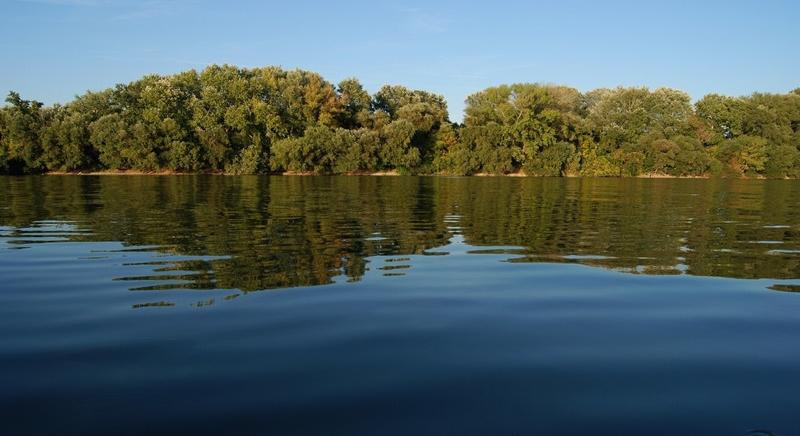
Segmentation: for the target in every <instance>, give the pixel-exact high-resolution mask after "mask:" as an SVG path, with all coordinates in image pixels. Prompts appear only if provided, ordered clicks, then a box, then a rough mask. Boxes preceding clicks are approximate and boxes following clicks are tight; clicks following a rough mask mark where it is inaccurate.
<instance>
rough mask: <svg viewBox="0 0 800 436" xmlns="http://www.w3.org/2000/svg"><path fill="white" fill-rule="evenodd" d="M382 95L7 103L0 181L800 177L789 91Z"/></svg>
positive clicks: (191, 82)
mask: <svg viewBox="0 0 800 436" xmlns="http://www.w3.org/2000/svg"><path fill="white" fill-rule="evenodd" d="M466 103H467V106H466V110H465V118H464V123H463V124H454V123H451V122H450V120H449V119H448V111H447V103H446V102H445V100H444V98H443V97H442V96H440V95H436V94H433V93H430V92H427V91H422V90H413V89H409V88H406V87H403V86H399V85H387V86H384V87H382V88H380V89H379V90H378V91H377V92H376V93H375V94H374V95H370V93H369V92H367V91H366V90H365V89H364V87H363V86H362V85H361V83H360V82H359V81H358V80H357V79H355V78H348V79H345V80H342V81H341V82H339V83H338V84H337V85H334V84H332V83H330V82H328V81H326V80H325V79H324V78H323V77H322V76H320V75H318V74H316V73H313V72H309V71H303V70H293V71H286V70H283V69H281V68H278V67H264V68H252V69H247V68H237V67H234V66H230V65H212V66H209V67H208V68H206V69H204V70H203V71H200V72H197V71H194V70H190V71H186V72H182V73H179V74H175V75H170V76H160V75H149V76H145V77H143V78H142V79H140V80H137V81H134V82H131V83H128V84H120V85H117V86H115V87H114V88H111V89H107V90H104V91H100V92H88V93H86V94H84V95H81V96H78V97H76V98H75V99H74V100H73V101H71V102H69V103H67V104H64V105H53V106H45V105H43V104H42V103H40V102H37V101H32V100H25V99H23V98H22V97H21V96H20V95H19V94H17V93H15V92H12V93H10V94H9V96H8V98H7V99H6V105H5V106H3V107H2V108H0V172H1V173H35V172H42V171H78V170H104V169H133V170H141V171H158V170H172V171H178V172H198V171H209V172H224V173H229V174H257V173H267V172H283V171H293V172H304V173H305V172H307V173H316V174H340V173H360V172H372V171H382V170H398V171H401V172H403V173H440V174H456V175H469V174H476V173H491V174H507V173H514V172H522V173H525V174H529V175H539V176H563V175H578V174H580V175H588V176H636V175H648V174H651V175H652V174H663V175H673V176H691V175H706V174H723V175H724V174H729V175H734V176H759V177H760V176H765V177H798V176H800V90H794V91H792V92H791V93H787V94H761V93H756V94H753V95H751V96H749V97H727V96H721V95H717V94H710V95H707V96H705V97H704V98H702V99H701V100H700V101H698V102H697V103H695V104H694V105H693V104H692V102H691V99H690V98H689V96H688V95H687V94H686V93H684V92H682V91H678V90H674V89H668V88H659V89H656V90H649V89H647V88H616V89H598V90H594V91H590V92H587V93H581V92H580V91H578V90H576V89H574V88H569V87H565V86H556V85H546V84H534V83H518V84H512V85H500V86H495V87H490V88H487V89H485V90H483V91H480V92H477V93H475V94H473V95H471V96H469V97H468V98H467V100H466Z"/></svg>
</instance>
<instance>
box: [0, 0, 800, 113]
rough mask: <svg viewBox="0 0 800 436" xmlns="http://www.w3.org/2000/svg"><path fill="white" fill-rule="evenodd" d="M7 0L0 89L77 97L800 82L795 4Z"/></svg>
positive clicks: (732, 87) (50, 99)
mask: <svg viewBox="0 0 800 436" xmlns="http://www.w3.org/2000/svg"><path fill="white" fill-rule="evenodd" d="M271 3H273V2H266V1H235V0H228V1H205V0H174V1H168V0H138V1H133V0H0V92H2V93H4V94H5V93H7V92H8V91H9V90H16V91H19V92H21V93H22V94H23V97H25V98H33V99H37V100H41V101H44V102H46V103H54V102H65V101H68V100H70V99H71V98H72V97H73V96H74V95H76V94H80V93H83V92H84V91H86V90H97V89H103V88H106V87H109V86H112V85H114V84H115V83H120V82H128V81H131V80H134V79H137V78H139V77H141V76H142V75H144V74H147V73H161V74H167V73H174V72H178V71H182V70H186V69H190V68H195V69H202V68H203V67H204V66H206V65H208V64H212V63H230V64H235V65H239V66H248V67H253V66H263V65H281V66H283V67H284V68H289V69H291V68H303V69H308V70H312V71H316V72H319V73H321V74H322V75H323V76H325V77H326V78H327V79H328V80H330V81H332V82H334V83H335V82H338V81H339V80H341V79H343V78H346V77H350V76H355V77H357V78H359V79H360V80H361V82H362V83H363V84H364V85H365V87H366V88H367V89H368V90H370V91H375V90H377V89H378V88H379V87H380V86H381V85H383V84H387V83H388V84H403V85H406V86H409V87H413V88H421V89H425V90H430V91H433V92H436V93H440V94H443V95H444V96H445V97H446V98H447V101H448V103H449V107H450V113H451V117H452V118H453V119H454V120H460V119H461V114H462V110H463V107H464V103H463V101H464V98H465V97H466V96H467V95H469V94H471V93H473V92H476V91H479V90H481V89H483V88H486V87H488V86H492V85H496V84H501V83H513V82H545V83H558V84H565V85H569V86H574V87H576V88H578V89H580V90H582V91H587V90H590V89H594V88H598V87H614V86H618V85H624V86H633V85H637V86H638V85H644V86H649V87H658V86H670V87H675V88H679V89H683V90H685V91H687V92H689V94H690V95H691V96H692V97H693V98H695V99H696V98H700V97H702V96H703V95H704V94H706V93H710V92H717V93H722V94H728V95H744V94H750V93H752V92H754V91H764V92H787V91H789V90H791V89H794V88H796V87H800V30H798V29H800V2H798V1H737V0H728V1H702V2H701V1H661V2H653V3H651V4H648V3H646V2H644V1H606V2H599V1H575V0H561V1H548V2H543V1H542V2H535V1H529V2H525V1H518V2H512V1H500V0H495V1H493V2H487V1H476V2H470V1H466V0H465V1H440V2H435V1H428V2H422V1H405V2H379V1H349V2H321V1H319V2H317V1H304V0H289V1H280V2H274V3H275V4H271Z"/></svg>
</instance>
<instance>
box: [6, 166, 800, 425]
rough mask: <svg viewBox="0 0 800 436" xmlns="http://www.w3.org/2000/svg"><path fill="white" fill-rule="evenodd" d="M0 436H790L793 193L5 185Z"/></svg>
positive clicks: (162, 181) (359, 183)
mask: <svg viewBox="0 0 800 436" xmlns="http://www.w3.org/2000/svg"><path fill="white" fill-rule="evenodd" d="M0 332H2V334H0V415H1V416H2V426H3V427H4V430H3V431H2V433H3V434H9V435H24V434H60V435H65V434H81V435H88V434H97V435H108V434H131V435H141V434H179V433H180V434H183V433H186V434H194V435H202V434H369V435H376V434H401V435H406V434H436V435H440V434H649V435H677V434H712V435H737V434H738V435H747V434H761V433H758V431H762V432H764V433H763V434H768V433H766V432H770V433H771V434H775V435H798V434H800V182H798V181H741V180H719V181H715V180H642V179H635V180H627V179H626V180H618V179H512V178H416V177H392V178H379V177H271V178H270V177H200V176H198V177H188V176H187V177H25V178H8V177H6V178H0Z"/></svg>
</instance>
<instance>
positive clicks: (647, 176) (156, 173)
mask: <svg viewBox="0 0 800 436" xmlns="http://www.w3.org/2000/svg"><path fill="white" fill-rule="evenodd" d="M43 174H44V175H46V176H202V175H210V176H235V175H233V174H225V173H223V172H220V171H217V172H213V171H200V172H180V171H172V170H161V171H141V170H103V171H48V172H45V173H43ZM255 175H265V176H266V175H269V176H373V177H395V176H403V174H400V173H399V172H398V171H397V170H390V171H374V172H370V171H359V172H350V173H342V174H317V173H313V172H298V171H285V172H283V173H272V174H255ZM414 175H416V176H439V177H514V178H545V177H547V178H558V177H563V178H596V177H597V176H582V175H577V174H567V175H564V176H537V175H527V174H525V173H523V172H515V173H508V174H490V173H477V174H472V175H469V176H455V175H452V174H414ZM601 178H607V179H608V178H610V179H615V178H620V179H712V178H727V179H750V180H764V179H766V178H765V177H745V176H738V177H724V176H720V177H715V176H710V175H699V176H673V175H669V174H640V175H636V176H606V177H601ZM786 179H788V180H794V179H790V178H786Z"/></svg>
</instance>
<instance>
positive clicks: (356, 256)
mask: <svg viewBox="0 0 800 436" xmlns="http://www.w3.org/2000/svg"><path fill="white" fill-rule="evenodd" d="M0 190H2V192H4V193H5V196H4V199H3V200H2V203H0V224H2V227H0V241H1V242H2V244H3V245H2V246H0V248H7V249H24V248H30V247H32V246H34V245H35V244H38V243H45V242H47V243H54V242H64V241H73V242H83V243H92V244H96V243H97V242H111V241H113V242H119V243H121V244H122V247H119V248H118V249H108V250H106V249H100V248H96V247H95V248H93V249H92V252H91V253H86V255H85V256H84V257H83V258H82V259H84V260H85V261H86V262H91V261H93V260H100V259H103V258H105V261H108V259H109V258H110V257H115V256H116V255H117V254H118V253H127V254H126V256H125V257H122V259H124V263H123V264H124V265H126V266H130V267H131V268H129V269H122V270H121V271H123V272H124V273H123V275H121V276H119V277H114V279H115V280H126V281H130V282H131V290H142V291H145V290H146V291H156V290H167V289H225V290H227V289H238V290H241V291H244V292H250V291H256V290H263V289H274V288H286V287H296V286H309V285H319V284H327V283H331V282H333V281H334V280H335V279H336V278H337V277H338V276H346V279H347V281H350V282H353V281H358V280H361V279H362V278H363V276H364V275H365V274H368V273H370V272H372V273H380V274H381V275H382V276H384V277H399V276H404V275H406V274H407V273H408V272H409V270H411V269H412V267H413V262H409V261H407V262H403V263H399V264H388V263H387V264H386V265H380V262H383V259H384V258H385V257H386V256H389V257H391V256H394V257H395V258H397V257H398V256H406V255H415V254H416V255H424V254H444V253H446V252H448V251H449V248H448V247H449V246H450V244H453V243H454V242H453V241H456V242H455V243H456V244H469V245H472V246H473V248H472V249H471V250H470V253H473V254H489V253H492V254H506V255H507V256H506V258H507V260H508V261H510V262H515V263H524V262H559V263H580V264H585V265H591V266H596V267H603V268H609V269H613V270H617V271H624V272H628V273H633V274H691V275H703V276H718V277H735V278H753V279H757V278H770V279H783V280H785V279H796V278H799V277H800V209H798V208H797V207H795V205H797V204H800V184H798V183H795V182H792V181H741V180H729V181H706V180H701V181H698V180H628V179H626V180H611V179H605V180H604V179H522V180H520V179H510V178H496V179H475V178H411V177H403V178H374V177H294V178H293V177H272V178H270V177H237V178H228V177H171V178H170V177H105V178H94V177H44V178H36V177H28V178H3V179H0ZM92 247H94V245H93V246H92ZM438 247H444V248H442V249H438ZM137 251H138V252H142V254H141V255H140V256H139V258H138V261H134V259H132V258H131V257H130V256H131V253H133V252H137ZM404 259H409V258H404ZM389 260H392V259H389ZM137 262H138V263H137Z"/></svg>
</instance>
